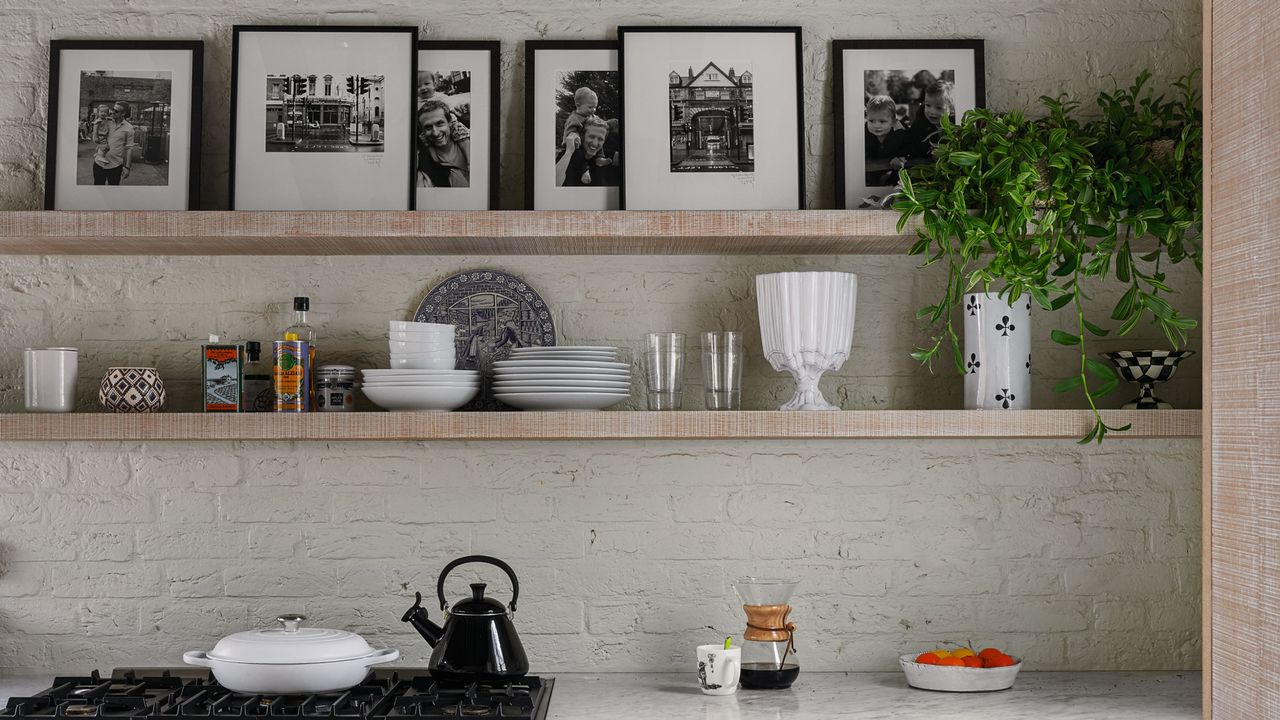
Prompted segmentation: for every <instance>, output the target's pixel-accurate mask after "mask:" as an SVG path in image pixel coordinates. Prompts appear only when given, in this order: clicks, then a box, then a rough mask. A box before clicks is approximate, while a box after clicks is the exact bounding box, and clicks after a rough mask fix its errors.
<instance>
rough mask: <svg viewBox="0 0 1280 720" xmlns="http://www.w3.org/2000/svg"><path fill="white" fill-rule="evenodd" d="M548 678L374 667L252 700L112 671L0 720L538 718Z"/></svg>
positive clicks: (164, 674) (182, 680) (186, 676)
mask: <svg viewBox="0 0 1280 720" xmlns="http://www.w3.org/2000/svg"><path fill="white" fill-rule="evenodd" d="M553 682H554V681H553V680H552V679H550V678H547V679H545V680H544V679H542V678H538V677H525V678H521V679H520V680H519V681H517V682H511V683H493V684H487V683H470V684H467V683H445V682H439V681H436V680H433V679H432V678H431V677H430V676H428V675H426V674H425V671H420V670H407V669H401V670H385V669H384V670H378V671H376V672H374V673H372V674H370V675H369V677H367V678H365V681H364V682H363V683H361V684H360V685H357V686H356V687H354V688H351V689H350V690H347V691H345V692H340V693H317V694H313V695H251V694H245V693H236V692H232V691H230V690H227V689H226V688H224V687H222V686H221V685H219V684H218V683H217V682H216V681H214V680H213V678H212V677H210V675H209V672H208V671H207V670H201V669H187V668H130V669H117V670H116V671H115V672H114V673H112V676H111V677H110V678H103V677H101V676H100V675H99V674H98V673H97V671H94V672H93V673H92V674H90V675H87V676H83V677H76V676H70V677H57V678H54V681H53V686H52V687H50V688H49V689H47V690H45V691H43V692H41V693H39V694H37V695H35V696H32V697H15V698H10V699H9V702H8V704H7V705H6V706H5V708H4V709H2V710H0V720H48V719H52V718H70V719H71V720H76V719H77V718H104V717H112V718H140V719H141V720H178V719H180V718H211V719H212V720H230V719H231V718H238V719H243V718H253V717H262V718H299V719H300V720H308V719H323V718H353V719H355V720H394V719H395V718H452V717H482V718H483V717H491V718H529V720H542V719H543V718H545V717H546V715H547V705H548V703H549V702H550V697H551V685H552V684H553Z"/></svg>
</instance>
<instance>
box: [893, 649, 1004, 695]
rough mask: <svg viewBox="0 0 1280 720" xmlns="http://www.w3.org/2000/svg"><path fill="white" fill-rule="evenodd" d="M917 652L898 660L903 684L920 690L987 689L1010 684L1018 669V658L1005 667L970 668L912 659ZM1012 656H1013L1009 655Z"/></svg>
mask: <svg viewBox="0 0 1280 720" xmlns="http://www.w3.org/2000/svg"><path fill="white" fill-rule="evenodd" d="M919 654H920V653H911V654H909V655H901V656H899V657H898V662H899V663H900V664H901V665H902V672H904V673H906V675H907V684H908V685H910V686H911V687H913V688H920V689H921V690H940V691H942V692H991V691H992V690H1007V689H1009V688H1011V687H1013V681H1014V679H1015V678H1017V677H1018V671H1019V670H1021V669H1022V658H1018V657H1015V658H1013V660H1014V663H1013V664H1012V665H1010V666H1008V667H998V668H971V667H955V666H954V665H924V664H921V663H918V662H916V661H915V658H916V656H917V655H919ZM1010 657H1013V656H1010Z"/></svg>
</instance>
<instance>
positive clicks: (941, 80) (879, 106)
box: [864, 70, 956, 187]
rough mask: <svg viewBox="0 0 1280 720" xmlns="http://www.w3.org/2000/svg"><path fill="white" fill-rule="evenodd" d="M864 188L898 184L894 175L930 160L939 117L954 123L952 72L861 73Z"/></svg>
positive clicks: (940, 121) (937, 132) (870, 71)
mask: <svg viewBox="0 0 1280 720" xmlns="http://www.w3.org/2000/svg"><path fill="white" fill-rule="evenodd" d="M864 85H865V90H864V112H865V115H866V128H865V142H866V146H865V148H866V157H865V165H864V170H865V173H866V184H867V186H868V187H891V186H894V185H897V184H898V171H899V170H902V169H903V168H909V167H912V166H915V165H925V164H929V163H932V162H933V148H934V146H935V145H937V143H938V138H939V136H940V133H941V132H942V128H941V125H942V118H943V117H944V116H945V117H948V118H950V120H951V122H952V123H954V122H955V121H956V115H955V103H954V102H953V100H952V89H953V88H954V86H955V71H954V70H939V71H938V72H936V73H935V72H933V71H931V70H919V71H917V72H911V71H908V70H867V71H866V72H865V73H864Z"/></svg>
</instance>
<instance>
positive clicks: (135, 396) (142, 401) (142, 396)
mask: <svg viewBox="0 0 1280 720" xmlns="http://www.w3.org/2000/svg"><path fill="white" fill-rule="evenodd" d="M164 398H165V392H164V383H163V382H161V381H160V373H158V372H156V369H155V368H143V367H113V368H107V374H106V375H103V376H102V384H101V385H99V386H98V402H100V403H102V407H104V408H106V409H108V410H110V411H111V412H118V413H147V412H159V410H160V408H162V407H164Z"/></svg>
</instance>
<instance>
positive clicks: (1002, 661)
mask: <svg viewBox="0 0 1280 720" xmlns="http://www.w3.org/2000/svg"><path fill="white" fill-rule="evenodd" d="M982 662H983V667H989V668H997V667H1009V666H1010V665H1014V664H1015V663H1014V660H1013V658H1011V657H1009V656H1008V655H1005V654H1004V653H1000V654H999V655H992V656H991V657H987V658H983V659H982Z"/></svg>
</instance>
